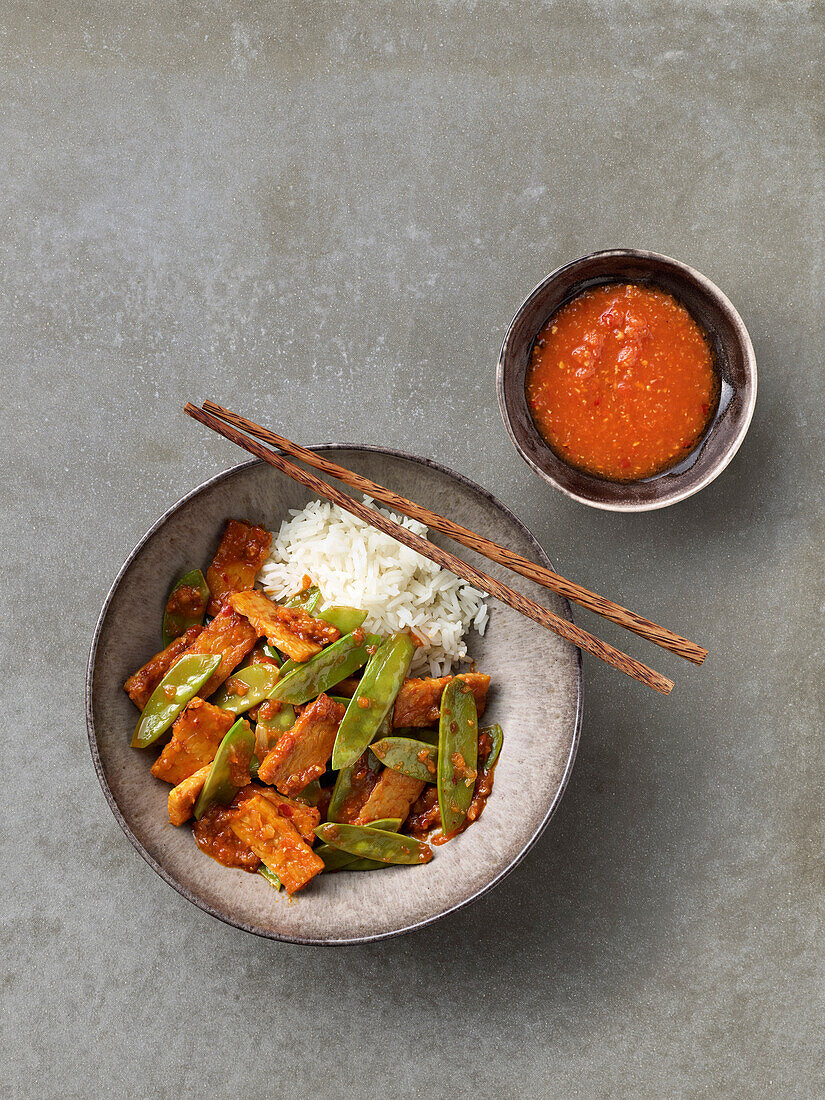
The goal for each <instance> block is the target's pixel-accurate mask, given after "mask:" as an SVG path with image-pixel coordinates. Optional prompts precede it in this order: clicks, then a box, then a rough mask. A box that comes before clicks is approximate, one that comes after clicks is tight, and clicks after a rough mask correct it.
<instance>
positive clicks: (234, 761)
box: [195, 718, 255, 821]
mask: <svg viewBox="0 0 825 1100" xmlns="http://www.w3.org/2000/svg"><path fill="white" fill-rule="evenodd" d="M254 752H255V734H254V733H253V732H252V729H251V727H250V725H249V723H248V722H247V721H246V719H245V718H239V719H238V721H237V722H236V723H235V725H234V726H233V727H232V728H231V729H230V730H229V732H228V733H227V734H226V736H225V737H224V739H223V741H221V743H220V745H218V751H217V752H216V753H215V759H214V760H213V761H212V767H211V768H210V769H209V775H207V777H206V782H205V783H204V785H203V790H202V791H201V793H200V795H199V796H198V801H197V802H196V803H195V819H196V820H197V821H200V819H201V818H202V817H203V815H204V814H205V813H206V811H207V810H208V809H209V807H210V806H214V804H215V803H216V802H220V803H222V804H223V805H224V806H225V805H226V804H227V803H229V802H231V801H232V799H233V798H234V797H235V795H236V794H237V793H238V791H239V790H240V787H239V786H238V784H237V783H235V782H234V781H233V779H234V776H235V768H236V767H240V769H241V770H243V766H244V765H245V764H246V765H248V764H249V762H250V761H251V759H252V757H253V754H254Z"/></svg>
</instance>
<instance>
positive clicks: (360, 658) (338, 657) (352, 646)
mask: <svg viewBox="0 0 825 1100" xmlns="http://www.w3.org/2000/svg"><path fill="white" fill-rule="evenodd" d="M380 643H381V639H380V638H379V637H378V635H377V634H366V635H365V634H364V633H363V632H362V631H360V630H356V631H353V633H351V634H345V635H344V637H343V638H339V639H338V641H337V642H333V643H332V645H328V646H326V647H325V648H324V649H322V650H321V652H320V653H316V654H315V656H314V657H310V659H309V660H308V661H304V662H302V663H301V664H298V665H293V667H292V669H291V670H290V669H288V668H287V666H286V665H284V667H283V668H282V669H281V679H280V680H279V681H278V683H277V684H276V685H275V687H274V689H273V691H272V693H271V694H270V696H269V697H270V699H277V700H280V701H281V702H284V703H306V702H307V701H308V700H310V699H314V698H315V697H316V696H318V695H320V694H321V692H322V691H329V689H330V688H333V687H335V685H336V684H337V683H339V682H340V681H341V680H345V679H346V678H347V676H351V675H352V674H353V672H355V671H356V669H359V668H361V666H362V665H365V664H366V663H367V661H369V659H370V655H369V653H368V652H367V649H368V647H369V648H370V649H373V648H374V647H375V646H378V645H380ZM287 663H288V662H287Z"/></svg>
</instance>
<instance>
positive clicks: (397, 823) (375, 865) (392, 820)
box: [333, 817, 402, 871]
mask: <svg viewBox="0 0 825 1100" xmlns="http://www.w3.org/2000/svg"><path fill="white" fill-rule="evenodd" d="M401 825H402V821H401V818H400V817H385V818H383V819H381V820H379V821H371V822H370V828H371V829H386V831H387V832H388V833H397V832H398V830H399V829H400V828H401ZM333 851H334V849H333ZM391 866H392V864H390V863H379V862H378V860H377V859H353V861H352V863H349V864H347V866H346V867H345V868H344V870H346V871H380V870H382V868H384V867H391Z"/></svg>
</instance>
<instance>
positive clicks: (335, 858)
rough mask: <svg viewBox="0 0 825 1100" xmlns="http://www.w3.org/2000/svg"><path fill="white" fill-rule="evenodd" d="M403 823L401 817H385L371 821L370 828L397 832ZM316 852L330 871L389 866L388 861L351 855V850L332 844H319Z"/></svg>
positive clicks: (371, 869) (372, 869)
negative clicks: (347, 850) (383, 861)
mask: <svg viewBox="0 0 825 1100" xmlns="http://www.w3.org/2000/svg"><path fill="white" fill-rule="evenodd" d="M401 824H402V822H401V818H400V817H385V818H382V819H381V820H380V821H372V822H370V828H371V829H386V831H387V832H389V833H397V832H398V830H399V829H400V828H401ZM315 854H316V855H317V856H320V857H321V859H322V860H323V861H324V863H325V864H326V869H327V870H328V871H343V870H347V871H375V870H377V869H378V868H379V867H386V866H387V864H386V863H378V862H377V860H373V859H358V857H357V856H351V855H350V854H349V852H342V851H341V849H340V848H333V846H332V845H331V844H319V845H318V847H317V848H316V849H315ZM356 864H364V866H363V867H361V866H356ZM367 864H369V866H367Z"/></svg>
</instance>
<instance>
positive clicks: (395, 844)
mask: <svg viewBox="0 0 825 1100" xmlns="http://www.w3.org/2000/svg"><path fill="white" fill-rule="evenodd" d="M315 835H316V836H317V837H319V839H321V840H323V841H324V843H325V844H331V845H332V847H333V848H338V849H340V851H342V852H349V853H350V855H353V856H357V857H358V858H359V859H373V860H375V861H376V862H378V863H406V864H417V863H429V861H430V860H431V859H432V858H433V853H432V849H431V848H430V846H429V845H428V844H423V843H422V842H421V841H420V840H415V839H414V837H411V836H404V835H403V834H402V833H391V832H389V831H387V830H385V829H373V828H372V827H367V826H366V825H339V824H337V823H336V822H332V821H328V822H327V823H326V824H325V825H319V826H318V828H317V829H316V830H315Z"/></svg>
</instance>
